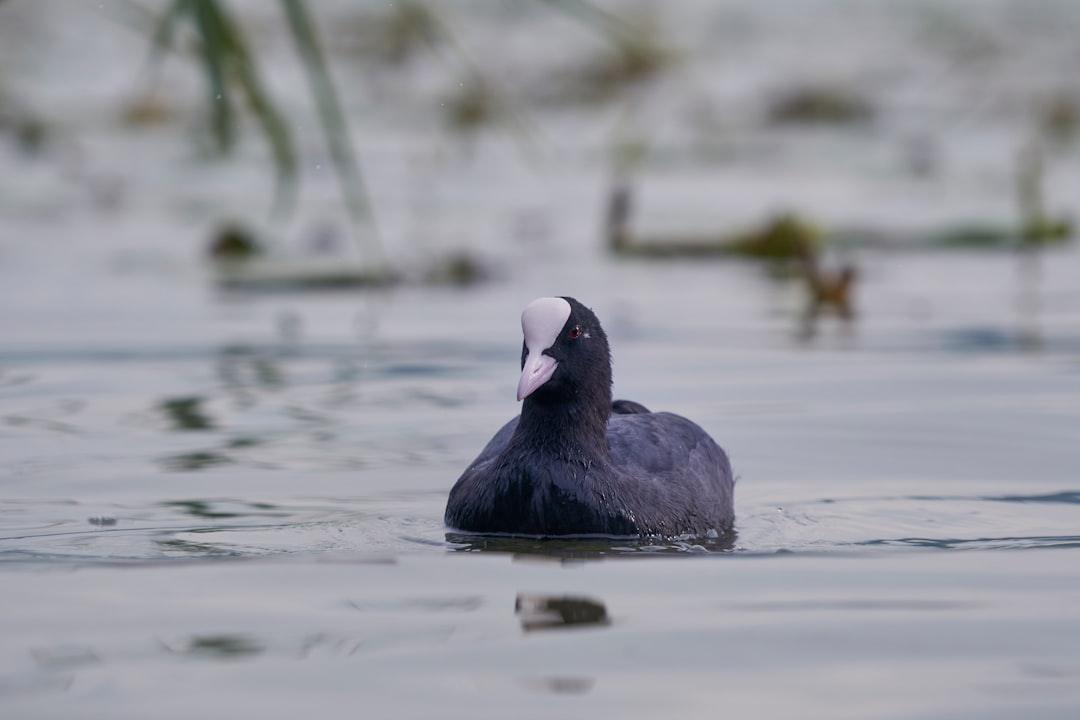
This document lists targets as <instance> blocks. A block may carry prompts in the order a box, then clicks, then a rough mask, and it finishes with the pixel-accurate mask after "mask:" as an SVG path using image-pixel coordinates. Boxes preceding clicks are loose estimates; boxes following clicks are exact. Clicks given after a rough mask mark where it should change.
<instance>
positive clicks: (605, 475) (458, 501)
mask: <svg viewBox="0 0 1080 720" xmlns="http://www.w3.org/2000/svg"><path fill="white" fill-rule="evenodd" d="M561 300H562V301H564V302H562V303H560V302H559V299H555V298H542V299H541V300H537V301H536V302H534V303H533V304H532V305H530V306H529V307H528V308H526V311H525V314H523V316H522V327H523V330H524V331H525V337H526V342H525V345H524V347H523V350H522V380H521V384H520V385H519V396H520V397H524V402H523V405H522V410H521V415H520V416H518V417H516V418H514V419H513V420H511V421H510V422H508V423H507V424H506V425H505V426H503V428H502V429H501V430H499V432H497V433H496V434H495V437H493V438H492V439H491V441H490V442H489V443H488V444H487V446H486V447H485V448H484V449H483V450H482V451H481V453H480V455H479V456H478V457H477V458H476V460H474V461H473V462H472V464H471V465H469V467H468V468H466V469H465V472H464V473H463V474H462V476H461V478H459V479H458V481H457V483H456V484H455V485H454V487H453V489H452V490H451V491H450V497H449V499H448V500H447V504H446V515H445V520H446V524H447V525H449V526H450V527H452V528H454V529H457V530H461V531H465V532H475V533H509V534H516V535H541V536H542V535H591V534H599V535H614V536H664V537H674V536H681V535H692V536H698V537H701V536H705V535H707V534H711V533H712V532H715V533H718V534H725V533H728V532H730V531H731V529H732V527H733V524H734V510H733V507H732V495H733V490H734V479H733V477H732V473H731V466H730V464H729V462H728V458H727V455H726V454H725V453H724V451H723V450H722V449H721V448H720V446H719V445H717V444H716V442H715V441H713V439H712V438H711V437H709V435H708V434H707V433H706V432H705V431H704V430H702V429H701V428H700V427H698V426H697V425H695V424H694V423H692V422H691V421H689V420H687V419H686V418H683V417H680V416H678V415H673V414H671V413H666V412H659V413H653V412H650V411H649V410H648V409H647V408H645V407H644V406H643V405H640V404H639V403H635V402H632V401H628V400H619V401H615V402H614V403H613V402H612V399H611V354H610V350H609V347H608V342H607V337H606V336H605V334H604V331H603V329H602V328H601V327H600V322H599V320H597V318H596V316H595V315H594V314H593V312H592V311H591V310H589V309H588V308H586V307H585V306H584V305H582V304H581V303H579V302H578V301H577V300H574V299H573V298H561ZM566 307H568V309H569V313H568V314H565V309H564V308H566ZM563 317H565V322H563V323H561V325H560V320H562V318H563ZM538 338H542V339H538ZM549 341H550V344H547V343H548V342H549ZM530 342H532V344H533V345H536V346H537V347H529V344H530ZM540 345H547V346H546V347H539V346H540Z"/></svg>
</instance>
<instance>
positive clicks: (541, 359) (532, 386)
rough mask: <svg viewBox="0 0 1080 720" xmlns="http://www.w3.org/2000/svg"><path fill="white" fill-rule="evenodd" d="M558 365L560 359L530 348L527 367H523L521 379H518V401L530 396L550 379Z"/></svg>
mask: <svg viewBox="0 0 1080 720" xmlns="http://www.w3.org/2000/svg"><path fill="white" fill-rule="evenodd" d="M557 367H559V361H558V360H556V359H555V358H553V357H551V356H550V355H544V354H542V353H538V352H532V351H531V350H530V351H529V355H528V357H526V358H525V367H523V368H522V369H521V379H520V380H518V386H517V399H518V402H520V401H522V400H524V399H525V398H527V397H529V395H531V394H532V393H533V391H534V390H536V388H538V387H540V386H541V385H543V384H544V383H546V382H547V381H548V380H550V379H551V376H552V375H553V374H554V373H555V368H557Z"/></svg>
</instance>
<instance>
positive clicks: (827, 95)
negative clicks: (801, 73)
mask: <svg viewBox="0 0 1080 720" xmlns="http://www.w3.org/2000/svg"><path fill="white" fill-rule="evenodd" d="M767 115H768V119H769V122H771V123H773V124H775V125H795V124H818V125H848V124H853V123H865V122H869V121H870V120H872V119H873V117H874V108H873V106H872V105H871V104H870V102H869V101H868V100H866V99H865V98H863V97H860V96H859V95H857V94H856V93H855V92H854V91H853V90H849V89H844V88H841V87H836V86H828V85H817V86H806V87H797V88H791V89H789V90H786V91H784V92H782V93H779V94H778V95H777V96H776V97H775V98H773V100H772V102H771V104H770V105H769V109H768V112H767Z"/></svg>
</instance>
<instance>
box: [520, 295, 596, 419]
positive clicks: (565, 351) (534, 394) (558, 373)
mask: <svg viewBox="0 0 1080 720" xmlns="http://www.w3.org/2000/svg"><path fill="white" fill-rule="evenodd" d="M521 329H522V331H523V332H524V335H525V341H524V343H523V344H522V350H521V369H522V372H521V381H520V382H519V383H518V399H519V400H522V399H525V398H531V400H532V401H533V402H538V403H554V402H566V401H569V400H576V399H587V400H588V401H595V402H597V403H599V404H601V405H603V406H604V407H605V408H606V407H607V406H608V405H610V404H611V350H610V349H609V347H608V341H607V336H606V335H605V334H604V329H603V328H602V327H600V321H599V320H598V319H597V317H596V315H595V314H594V313H593V311H592V310H590V309H589V308H587V307H585V306H584V305H582V304H581V303H579V302H578V301H577V300H575V299H574V298H572V297H561V298H540V299H538V300H534V301H533V302H532V303H530V304H529V305H528V307H526V308H525V311H524V312H523V313H522V314H521Z"/></svg>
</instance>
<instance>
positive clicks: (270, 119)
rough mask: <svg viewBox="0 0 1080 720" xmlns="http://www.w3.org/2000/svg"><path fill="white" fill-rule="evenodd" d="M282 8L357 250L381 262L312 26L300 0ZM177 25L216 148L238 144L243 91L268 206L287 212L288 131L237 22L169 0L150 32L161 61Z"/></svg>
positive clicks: (293, 177) (208, 4) (220, 10)
mask: <svg viewBox="0 0 1080 720" xmlns="http://www.w3.org/2000/svg"><path fill="white" fill-rule="evenodd" d="M281 5H282V8H283V9H284V11H285V17H286V21H287V25H288V28H289V30H290V33H291V35H292V38H293V41H294V43H295V45H296V51H297V54H298V56H299V57H300V60H301V64H302V66H303V68H304V70H305V72H306V73H307V78H308V84H309V85H310V87H311V91H312V95H313V98H314V102H315V107H316V111H317V113H318V117H319V120H320V122H321V124H322V128H323V134H324V137H325V138H326V142H327V145H328V147H329V150H330V158H331V162H332V163H333V166H334V169H335V171H336V173H337V177H338V182H339V184H340V185H341V189H342V195H343V197H344V201H345V206H346V209H347V211H348V216H349V218H350V220H351V222H352V223H353V230H354V234H355V236H356V237H357V239H358V242H359V243H360V250H361V252H362V254H363V256H364V257H365V259H366V260H367V261H368V262H369V263H370V264H372V265H374V266H377V267H381V266H382V265H383V263H384V258H383V256H382V248H381V246H380V245H379V243H378V240H377V236H376V233H375V220H374V215H373V212H372V209H371V205H370V203H369V201H368V198H367V191H366V188H365V186H364V181H363V175H362V173H361V171H360V165H359V162H358V160H357V159H356V155H355V153H354V152H353V149H352V145H351V143H350V141H349V136H348V132H347V127H346V123H345V119H344V115H343V113H342V111H341V106H340V103H339V102H338V99H337V92H336V91H335V89H334V84H333V81H332V80H331V78H330V74H329V70H328V68H327V64H326V61H325V58H324V57H323V52H322V47H321V44H320V42H319V39H318V36H317V34H316V31H315V26H314V24H313V23H312V22H311V18H310V16H309V14H308V11H307V7H306V4H305V3H304V2H303V1H302V0H281ZM182 22H187V23H189V24H190V26H191V29H192V30H193V31H194V32H195V35H196V38H197V40H198V42H197V45H196V52H197V54H198V56H199V58H200V60H201V62H202V65H203V69H204V74H205V77H206V80H207V91H208V104H209V107H210V114H211V129H212V132H213V137H214V138H215V141H216V143H217V146H218V148H219V149H220V150H222V151H223V152H224V151H228V150H229V149H231V147H232V146H233V144H234V143H235V138H236V134H237V132H238V130H237V127H238V125H237V122H238V121H237V118H236V115H235V112H234V109H233V107H234V104H235V98H234V96H235V95H237V94H239V95H242V96H243V97H244V98H245V99H246V101H247V104H248V106H249V107H250V109H251V111H252V113H253V115H254V116H255V118H256V119H257V120H258V122H259V124H260V127H261V129H262V131H263V134H264V136H265V137H266V139H267V142H268V143H269V145H270V148H271V151H272V154H273V157H274V162H275V166H276V168H277V188H276V191H275V198H274V203H273V205H272V209H273V211H274V212H276V213H285V212H288V211H289V210H291V208H292V206H293V204H294V203H295V197H296V192H297V165H298V160H297V153H296V149H295V147H294V141H293V137H292V132H291V130H290V127H289V125H288V124H287V123H286V122H285V120H284V116H283V114H282V113H281V111H280V110H279V109H278V108H277V106H276V105H275V103H274V102H273V101H272V100H271V98H270V96H269V94H268V93H267V91H266V89H265V88H264V86H263V83H262V81H261V79H260V76H259V73H258V63H257V61H256V60H255V58H254V55H253V53H252V52H251V51H250V50H249V48H248V45H247V41H246V39H245V37H244V34H243V32H242V31H241V29H240V26H239V24H238V23H237V22H236V21H235V19H234V18H233V17H232V16H231V15H230V14H229V13H228V12H227V10H226V9H225V7H224V6H223V5H222V3H221V2H218V0H174V1H173V2H172V4H171V5H170V6H169V8H168V10H167V11H166V13H165V15H164V17H163V18H162V20H161V21H160V23H159V25H158V27H157V29H156V32H155V33H154V37H153V41H152V50H153V52H152V56H153V57H155V58H159V57H160V56H161V55H162V53H164V52H165V51H167V50H169V49H170V48H171V47H172V46H173V44H174V41H175V35H176V32H177V27H178V25H179V24H180V23H182Z"/></svg>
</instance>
